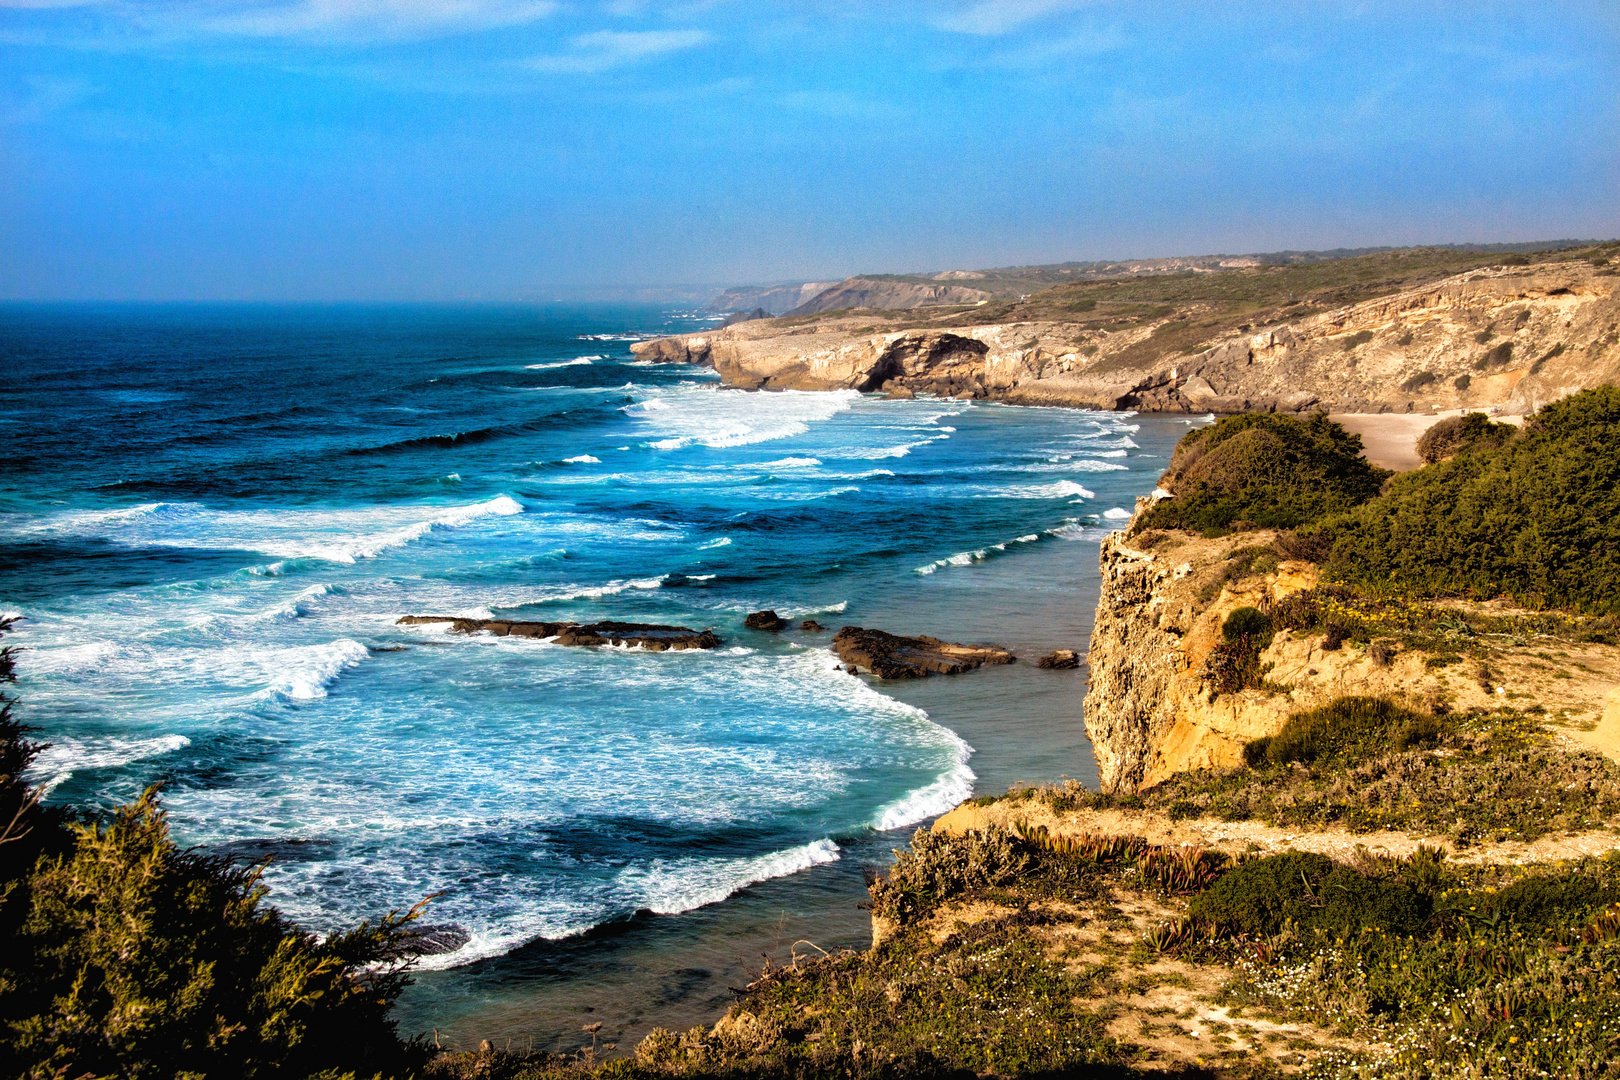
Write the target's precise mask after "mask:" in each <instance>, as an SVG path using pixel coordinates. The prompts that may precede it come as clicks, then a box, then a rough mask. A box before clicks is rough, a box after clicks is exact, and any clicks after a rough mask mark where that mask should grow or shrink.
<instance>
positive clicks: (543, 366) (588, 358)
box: [523, 355, 607, 371]
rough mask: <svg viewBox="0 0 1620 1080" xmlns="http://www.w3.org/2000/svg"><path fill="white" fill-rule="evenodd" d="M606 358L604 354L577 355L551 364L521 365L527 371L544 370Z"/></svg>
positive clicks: (576, 365) (575, 365)
mask: <svg viewBox="0 0 1620 1080" xmlns="http://www.w3.org/2000/svg"><path fill="white" fill-rule="evenodd" d="M606 359H607V357H606V356H601V355H596V356H577V357H575V358H574V359H572V360H558V361H557V362H556V363H552V364H524V365H523V366H524V368H525V369H526V370H528V371H540V370H544V369H546V368H560V367H579V366H581V365H584V364H591V363H594V362H595V361H597V360H606Z"/></svg>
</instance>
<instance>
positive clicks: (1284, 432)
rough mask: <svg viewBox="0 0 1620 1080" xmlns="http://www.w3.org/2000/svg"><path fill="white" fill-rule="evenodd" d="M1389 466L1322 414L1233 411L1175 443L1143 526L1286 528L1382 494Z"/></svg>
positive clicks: (1211, 532)
mask: <svg viewBox="0 0 1620 1080" xmlns="http://www.w3.org/2000/svg"><path fill="white" fill-rule="evenodd" d="M1391 475H1393V474H1391V473H1390V472H1389V471H1388V470H1385V469H1379V468H1375V467H1374V466H1372V465H1370V464H1369V463H1368V462H1367V459H1366V458H1364V457H1362V456H1361V437H1360V436H1359V435H1352V434H1350V433H1349V432H1347V431H1345V430H1344V428H1343V427H1341V426H1339V425H1338V424H1335V423H1333V422H1332V421H1330V420H1328V418H1327V417H1326V416H1323V415H1320V414H1317V415H1313V416H1311V417H1310V418H1309V419H1307V420H1299V419H1296V418H1295V417H1292V416H1280V415H1275V414H1270V413H1244V414H1243V415H1241V416H1230V417H1227V418H1226V419H1224V420H1221V421H1220V422H1218V423H1216V424H1215V425H1213V426H1211V427H1207V428H1202V429H1200V430H1197V431H1194V432H1191V433H1190V434H1188V435H1187V436H1186V437H1185V438H1183V439H1182V440H1181V442H1179V443H1178V444H1176V450H1175V454H1174V455H1173V456H1172V457H1171V459H1170V468H1169V469H1168V470H1167V471H1166V472H1165V474H1164V476H1163V478H1162V479H1161V480H1160V483H1161V484H1162V485H1163V486H1164V487H1165V488H1166V489H1168V490H1169V491H1171V492H1172V493H1173V494H1174V496H1175V497H1174V498H1171V499H1165V500H1162V501H1160V502H1159V503H1158V504H1157V505H1156V506H1154V508H1153V509H1152V510H1151V511H1149V512H1148V514H1147V515H1146V516H1145V517H1144V518H1143V519H1142V521H1141V522H1140V525H1141V527H1143V528H1159V529H1187V530H1190V531H1194V532H1200V533H1203V534H1204V535H1206V536H1216V535H1221V534H1224V533H1226V532H1229V531H1231V530H1233V529H1241V528H1272V529H1285V528H1292V527H1294V526H1296V525H1302V524H1305V523H1307V522H1312V521H1318V520H1320V519H1321V518H1323V517H1325V516H1327V515H1329V514H1332V513H1335V512H1339V511H1344V510H1348V509H1350V508H1351V507H1353V506H1356V505H1357V504H1359V503H1362V502H1365V501H1366V500H1367V499H1370V498H1372V497H1373V496H1374V495H1376V494H1378V489H1379V485H1380V484H1382V483H1383V482H1384V480H1385V479H1387V478H1388V477H1389V476H1391Z"/></svg>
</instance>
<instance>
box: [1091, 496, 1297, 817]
mask: <svg viewBox="0 0 1620 1080" xmlns="http://www.w3.org/2000/svg"><path fill="white" fill-rule="evenodd" d="M1143 502H1144V503H1145V502H1146V500H1143ZM1138 513H1140V508H1139V509H1138ZM1271 539H1272V534H1270V533H1245V534H1242V535H1240V536H1234V537H1225V538H1222V539H1220V540H1190V541H1189V542H1188V543H1186V544H1183V545H1180V546H1178V547H1175V548H1174V549H1173V550H1171V551H1168V552H1160V553H1154V552H1147V551H1141V550H1138V549H1137V548H1135V547H1132V546H1131V542H1130V540H1129V539H1127V534H1126V533H1125V532H1117V533H1114V534H1112V535H1111V536H1109V537H1108V538H1107V539H1105V540H1104V541H1103V544H1102V552H1101V555H1100V563H1101V569H1102V591H1101V594H1100V596H1099V598H1098V602H1097V618H1096V623H1095V625H1094V627H1093V629H1092V633H1091V650H1090V654H1089V656H1088V658H1087V660H1088V663H1089V665H1090V667H1091V681H1090V687H1089V689H1088V690H1087V693H1086V705H1085V711H1086V732H1087V734H1088V735H1089V736H1090V737H1091V743H1092V746H1093V748H1094V750H1095V752H1096V756H1097V769H1098V773H1099V777H1100V780H1101V783H1102V787H1103V789H1104V790H1107V791H1134V790H1136V789H1138V788H1141V787H1148V786H1151V785H1152V784H1154V783H1157V782H1158V781H1159V780H1162V779H1164V778H1165V777H1166V776H1168V775H1170V774H1171V773H1173V772H1177V771H1180V770H1183V769H1191V768H1201V767H1223V766H1230V765H1236V764H1238V763H1239V762H1241V761H1242V760H1243V745H1244V744H1245V743H1246V742H1248V741H1249V740H1250V739H1255V738H1259V737H1260V736H1262V735H1269V734H1272V733H1274V732H1275V731H1277V730H1278V729H1279V728H1281V727H1282V724H1283V721H1284V720H1285V719H1286V717H1287V715H1288V713H1289V712H1290V711H1291V710H1292V708H1294V705H1293V703H1291V702H1288V701H1286V700H1284V701H1279V700H1276V695H1272V694H1262V693H1260V692H1258V691H1244V692H1242V693H1239V694H1223V695H1220V696H1218V697H1213V696H1212V695H1211V694H1210V692H1209V689H1208V687H1207V686H1206V685H1205V680H1204V677H1203V666H1204V661H1205V660H1206V659H1207V658H1208V656H1209V654H1210V651H1211V650H1212V649H1214V647H1215V645H1216V644H1217V643H1218V642H1219V641H1220V639H1221V626H1222V624H1223V623H1224V622H1225V620H1226V616H1227V615H1229V614H1231V613H1232V612H1233V611H1234V610H1236V609H1237V608H1240V607H1246V606H1269V605H1270V604H1271V603H1272V602H1274V601H1276V600H1281V599H1282V598H1284V597H1286V596H1289V595H1292V594H1293V593H1296V592H1299V591H1301V590H1304V589H1309V588H1312V587H1314V586H1315V584H1316V580H1317V575H1316V568H1315V567H1314V566H1313V565H1312V564H1310V563H1305V562H1284V563H1282V564H1281V565H1279V566H1278V567H1277V569H1276V570H1275V571H1274V572H1271V573H1268V574H1259V575H1254V576H1251V577H1249V578H1245V579H1240V580H1238V581H1235V582H1231V583H1228V584H1226V585H1223V586H1222V587H1221V588H1220V591H1219V593H1218V595H1216V596H1215V597H1214V598H1213V599H1211V600H1205V599H1202V598H1201V595H1200V594H1201V593H1203V592H1205V591H1206V586H1207V585H1208V583H1209V582H1210V580H1211V578H1212V577H1213V576H1214V574H1215V573H1216V572H1218V571H1219V569H1220V568H1221V566H1222V565H1223V564H1224V563H1225V561H1226V558H1227V557H1228V556H1229V555H1230V554H1231V553H1232V552H1233V551H1234V550H1235V549H1237V548H1240V547H1248V546H1250V545H1254V544H1265V543H1268V542H1269V541H1270V540H1271ZM1278 636H1279V638H1281V637H1284V636H1285V635H1278ZM1274 647H1275V646H1274ZM1268 658H1269V657H1268Z"/></svg>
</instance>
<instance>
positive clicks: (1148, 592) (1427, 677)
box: [1085, 499, 1620, 792]
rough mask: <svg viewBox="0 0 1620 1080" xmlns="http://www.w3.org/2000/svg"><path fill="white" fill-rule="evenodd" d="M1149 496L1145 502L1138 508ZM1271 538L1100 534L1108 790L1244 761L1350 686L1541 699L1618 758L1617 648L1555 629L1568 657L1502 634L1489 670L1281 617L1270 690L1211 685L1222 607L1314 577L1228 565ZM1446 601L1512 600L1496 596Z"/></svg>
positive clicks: (1255, 602)
mask: <svg viewBox="0 0 1620 1080" xmlns="http://www.w3.org/2000/svg"><path fill="white" fill-rule="evenodd" d="M1147 502H1148V500H1146V499H1144V500H1140V501H1139V502H1138V507H1137V512H1138V514H1140V513H1141V512H1142V509H1143V508H1144V507H1145V505H1146V504H1147ZM1273 539H1274V535H1273V534H1272V533H1270V532H1265V531H1257V532H1246V533H1239V534H1236V535H1233V536H1227V537H1221V538H1219V539H1215V540H1205V539H1201V538H1198V537H1194V536H1192V535H1190V534H1185V533H1173V534H1170V535H1169V536H1168V537H1162V538H1160V539H1159V540H1158V541H1157V542H1156V543H1155V545H1154V548H1153V550H1152V551H1145V550H1141V549H1140V548H1138V547H1136V546H1133V543H1132V541H1131V540H1130V539H1129V538H1128V532H1117V533H1114V534H1112V535H1111V536H1109V537H1108V538H1107V539H1106V540H1104V541H1103V544H1102V551H1101V554H1100V563H1101V569H1102V590H1101V594H1100V596H1099V599H1098V603H1097V618H1096V623H1095V627H1094V629H1093V630H1092V635H1091V650H1090V655H1089V656H1088V658H1087V660H1088V663H1089V665H1090V668H1091V681H1090V688H1089V689H1088V691H1087V693H1086V701H1085V716H1086V731H1087V734H1088V735H1090V737H1091V742H1092V746H1093V748H1094V750H1095V753H1096V758H1097V767H1098V772H1099V776H1100V780H1101V784H1102V787H1103V789H1104V790H1106V791H1117V792H1130V791H1136V790H1139V789H1142V788H1147V787H1152V786H1153V785H1154V784H1157V783H1159V782H1160V781H1163V780H1165V779H1166V778H1168V777H1169V776H1171V775H1172V774H1174V773H1177V772H1182V771H1185V770H1190V769H1202V768H1216V769H1219V768H1229V767H1232V766H1235V765H1238V764H1240V763H1241V762H1242V760H1243V747H1244V745H1245V744H1246V743H1248V742H1249V741H1250V740H1251V739H1257V738H1260V737H1261V736H1264V735H1274V734H1276V733H1277V732H1278V731H1279V730H1281V728H1282V726H1283V724H1284V722H1286V721H1287V719H1288V717H1289V716H1290V715H1292V714H1293V713H1295V712H1299V711H1301V710H1305V709H1314V708H1317V707H1319V706H1322V705H1326V704H1328V703H1329V702H1330V701H1332V700H1333V699H1334V698H1338V697H1344V696H1349V695H1358V696H1370V697H1383V698H1388V699H1390V700H1392V701H1397V702H1401V703H1403V704H1405V705H1407V706H1408V707H1410V708H1414V709H1420V710H1422V709H1427V708H1430V707H1433V706H1435V705H1436V704H1437V703H1440V702H1444V703H1445V704H1446V706H1447V707H1449V708H1451V709H1454V710H1466V709H1476V708H1478V709H1490V708H1493V707H1495V706H1496V705H1498V704H1500V703H1501V702H1503V701H1514V700H1527V701H1534V702H1536V703H1537V704H1539V705H1541V706H1542V707H1543V708H1544V709H1545V710H1546V713H1547V714H1548V715H1549V716H1558V717H1563V718H1565V720H1566V722H1567V723H1568V724H1570V725H1571V729H1570V734H1571V736H1572V737H1573V738H1575V739H1577V740H1582V741H1589V742H1593V743H1594V745H1599V746H1600V748H1601V749H1603V750H1604V752H1605V753H1610V752H1612V753H1613V754H1614V755H1615V756H1617V757H1620V749H1616V746H1617V745H1620V738H1617V735H1616V733H1620V719H1617V717H1620V707H1617V706H1616V705H1615V702H1617V701H1620V689H1617V688H1616V682H1617V680H1620V648H1616V647H1615V646H1610V645H1603V644H1601V643H1593V644H1582V645H1576V644H1573V643H1569V642H1560V643H1559V646H1558V647H1559V653H1558V656H1559V657H1560V658H1562V660H1563V661H1564V666H1563V667H1562V668H1561V669H1560V668H1556V667H1555V666H1554V665H1552V664H1551V663H1549V662H1548V658H1549V654H1548V653H1547V652H1546V651H1545V650H1544V649H1543V648H1542V647H1541V646H1539V645H1535V646H1529V647H1524V646H1523V643H1519V644H1518V645H1516V646H1515V647H1511V648H1510V647H1507V646H1505V645H1504V646H1503V647H1502V648H1500V649H1497V650H1495V651H1494V652H1493V654H1492V656H1491V658H1490V661H1489V665H1488V667H1489V672H1490V677H1489V679H1488V680H1485V679H1481V678H1480V677H1479V675H1478V674H1477V663H1469V664H1462V665H1460V666H1453V665H1450V664H1442V665H1439V666H1436V667H1432V668H1431V667H1430V665H1429V663H1428V661H1429V660H1430V659H1431V657H1430V655H1429V654H1426V653H1423V652H1420V651H1416V650H1407V651H1402V652H1399V653H1397V654H1396V655H1395V657H1394V658H1393V660H1391V661H1390V662H1388V663H1385V664H1382V665H1381V664H1379V663H1377V662H1376V660H1375V659H1374V657H1373V655H1372V653H1371V650H1369V649H1366V648H1363V647H1357V646H1355V645H1354V644H1350V643H1346V644H1344V645H1341V646H1340V647H1339V648H1336V649H1328V648H1327V647H1326V644H1327V639H1326V635H1325V634H1319V633H1318V634H1312V633H1293V632H1290V631H1287V630H1282V631H1278V633H1277V634H1276V636H1275V637H1274V638H1273V640H1272V642H1271V645H1270V646H1268V647H1267V648H1266V650H1265V651H1264V652H1262V653H1261V654H1260V661H1261V663H1262V664H1263V665H1269V667H1270V670H1269V671H1268V672H1267V674H1266V688H1265V689H1259V688H1256V689H1248V690H1242V691H1239V692H1237V693H1223V694H1216V693H1214V692H1213V690H1212V688H1211V685H1210V682H1209V680H1208V679H1207V678H1206V675H1205V661H1206V660H1207V659H1208V658H1209V655H1210V652H1211V651H1212V650H1213V649H1214V648H1215V646H1216V644H1217V643H1218V642H1219V641H1220V639H1221V628H1222V626H1223V624H1224V623H1225V621H1226V617H1227V616H1228V615H1230V614H1231V613H1232V612H1233V611H1234V610H1236V609H1237V608H1240V607H1247V606H1253V607H1259V608H1261V609H1265V608H1267V607H1269V606H1270V605H1271V604H1274V603H1275V602H1276V601H1278V600H1281V599H1283V598H1285V597H1287V596H1290V595H1292V594H1294V593H1296V592H1301V591H1303V590H1305V589H1310V588H1314V587H1315V585H1316V584H1317V581H1318V575H1317V568H1316V566H1314V565H1313V564H1311V563H1308V562H1287V561H1285V562H1282V563H1280V564H1279V565H1277V566H1276V568H1275V569H1274V570H1271V571H1269V572H1267V573H1254V574H1247V575H1240V576H1235V577H1234V576H1233V575H1232V569H1231V568H1232V567H1233V566H1234V560H1233V559H1232V555H1233V553H1234V552H1236V551H1238V550H1239V549H1242V548H1252V547H1254V546H1257V545H1259V546H1266V545H1269V544H1270V543H1271V541H1272V540H1273ZM1446 603H1447V604H1450V605H1452V606H1457V607H1464V606H1466V607H1473V608H1476V609H1478V610H1481V611H1490V612H1494V613H1498V614H1499V613H1502V612H1503V611H1505V610H1506V609H1505V608H1504V607H1503V606H1502V605H1501V604H1500V603H1498V602H1491V603H1485V604H1478V605H1473V604H1467V605H1465V604H1463V603H1462V602H1461V601H1446Z"/></svg>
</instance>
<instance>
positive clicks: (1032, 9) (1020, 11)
mask: <svg viewBox="0 0 1620 1080" xmlns="http://www.w3.org/2000/svg"><path fill="white" fill-rule="evenodd" d="M1080 6H1082V5H1081V3H1080V2H1079V0H980V2H979V3H977V4H973V5H971V6H970V7H967V8H963V9H961V10H959V11H956V12H953V13H952V14H950V15H946V16H944V17H943V18H940V19H936V20H934V25H935V26H937V27H939V28H940V29H941V30H950V31H953V32H955V33H958V34H978V35H981V36H985V37H996V36H999V35H1001V34H1010V33H1012V32H1013V31H1014V30H1017V29H1019V28H1020V27H1022V26H1023V25H1024V24H1025V23H1030V22H1034V21H1035V20H1036V19H1040V18H1044V17H1045V16H1047V15H1052V14H1054V13H1056V12H1060V11H1071V10H1073V9H1075V8H1077V7H1080Z"/></svg>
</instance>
